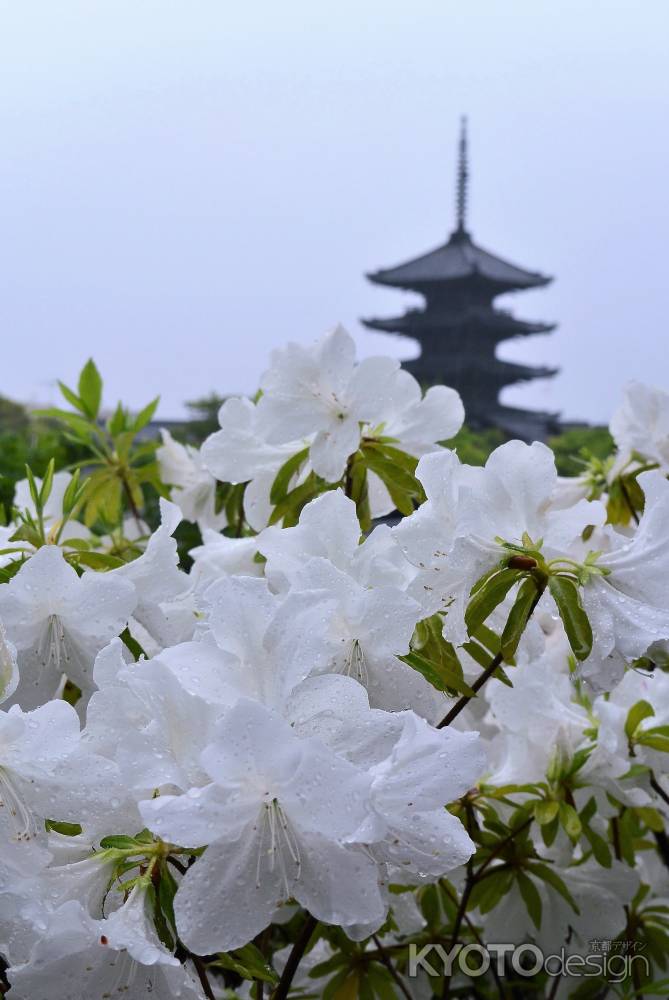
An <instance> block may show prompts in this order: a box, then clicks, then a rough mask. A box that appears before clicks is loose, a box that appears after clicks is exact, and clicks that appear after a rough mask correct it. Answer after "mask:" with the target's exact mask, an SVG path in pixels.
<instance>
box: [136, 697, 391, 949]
mask: <svg viewBox="0 0 669 1000" xmlns="http://www.w3.org/2000/svg"><path fill="white" fill-rule="evenodd" d="M202 764H203V766H204V767H205V769H206V770H207V772H208V774H209V776H210V779H211V782H210V784H208V785H205V786H204V787H203V788H196V789H193V790H191V791H189V792H187V793H186V795H182V796H161V797H160V798H157V799H153V800H151V801H147V802H144V803H142V805H141V809H142V815H143V817H144V820H145V822H146V824H147V826H149V828H150V829H152V830H154V831H155V832H156V833H158V834H159V835H160V836H161V837H163V838H167V839H170V840H172V841H173V842H178V843H182V844H192V845H197V846H202V845H208V846H207V850H206V851H205V853H204V855H203V856H202V857H201V858H200V859H199V860H198V861H196V863H195V864H194V865H193V867H192V868H191V870H190V871H189V872H188V874H187V875H186V876H185V878H184V880H183V882H182V884H181V886H180V887H179V891H178V892H177V896H176V899H175V912H176V914H177V925H178V927H179V932H180V934H181V936H182V937H183V939H184V941H185V942H186V943H187V944H188V945H189V946H190V947H191V948H193V950H195V951H196V952H197V953H199V954H207V953H208V952H210V951H212V950H214V949H216V948H221V947H222V948H224V949H229V948H237V947H239V946H240V945H242V944H245V943H246V942H247V941H249V940H250V939H251V938H253V937H254V936H255V935H256V934H258V933H259V932H260V931H261V930H262V929H263V928H264V927H265V926H266V925H267V924H268V923H269V921H270V919H271V916H272V913H273V912H274V910H275V909H276V908H277V907H278V906H279V905H281V904H282V903H285V902H287V901H288V900H289V899H291V898H294V899H297V900H298V902H300V903H301V904H302V905H303V906H305V907H306V908H307V909H308V910H309V912H311V913H313V914H314V915H315V916H317V917H319V919H322V920H325V921H327V922H329V923H335V924H336V923H352V922H354V921H357V920H375V919H377V918H378V919H379V921H380V920H381V919H382V914H383V905H382V902H381V897H380V895H379V892H378V887H377V880H376V866H375V865H374V864H373V862H372V861H371V860H370V859H369V858H367V857H366V856H365V855H364V854H363V853H361V852H360V851H355V850H352V849H350V848H347V846H346V844H347V842H348V841H349V840H350V839H351V838H352V837H353V835H354V834H355V831H356V829H357V828H358V827H359V826H360V825H361V824H362V823H363V821H364V819H365V816H366V814H367V809H368V807H367V799H368V794H369V779H368V778H367V777H366V776H365V775H364V774H363V773H361V772H359V771H358V770H357V769H356V768H354V767H353V766H352V765H351V764H349V763H347V762H346V761H344V760H342V759H338V758H336V757H333V755H332V754H331V753H330V752H329V751H328V750H327V748H326V747H325V746H324V745H322V744H319V742H318V741H317V740H300V739H298V738H297V737H296V736H295V735H294V734H293V732H292V730H291V728H290V726H289V725H288V724H287V723H285V722H284V721H283V720H282V719H280V718H278V717H276V716H273V715H272V714H271V713H270V712H268V711H267V709H265V708H263V707H262V706H261V705H259V704H257V703H255V702H251V701H248V700H245V701H240V702H239V703H238V704H237V705H236V707H235V708H234V710H233V711H231V712H230V713H229V715H228V716H227V717H226V718H225V720H224V721H223V722H222V723H221V726H220V729H219V731H218V733H217V738H216V740H215V741H214V742H212V743H211V744H210V745H209V747H207V748H206V750H205V751H203V754H202ZM211 885H216V886H217V892H218V893H221V895H222V896H223V897H224V898H225V900H226V905H225V907H222V908H221V907H219V905H218V903H217V901H216V897H215V896H213V895H211V894H210V893H209V892H208V891H207V888H206V887H208V886H211Z"/></svg>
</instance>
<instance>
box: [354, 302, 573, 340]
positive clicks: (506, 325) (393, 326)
mask: <svg viewBox="0 0 669 1000" xmlns="http://www.w3.org/2000/svg"><path fill="white" fill-rule="evenodd" d="M361 322H362V323H363V325H364V326H366V327H368V328H369V329H370V330H382V331H383V332H384V333H400V334H404V335H405V336H408V337H410V336H412V334H413V335H414V336H415V335H416V334H418V333H421V332H423V331H425V332H427V331H429V330H434V331H435V333H446V332H447V331H448V332H449V333H450V332H451V331H453V332H463V333H466V332H468V331H467V330H463V329H462V328H463V327H467V326H468V325H469V324H471V325H472V326H474V325H475V333H476V335H477V336H478V335H479V334H480V333H481V331H483V330H488V331H490V332H491V333H494V334H499V335H500V339H504V340H506V339H507V338H510V337H527V336H530V335H531V334H533V333H551V331H552V330H554V329H555V327H556V324H555V323H541V322H540V321H538V320H521V319H516V318H515V316H512V315H511V313H508V312H503V311H501V310H497V309H486V308H484V307H482V308H476V307H472V308H470V309H467V310H466V311H465V312H460V313H453V314H450V315H449V314H447V313H445V312H437V311H436V310H433V309H411V310H409V312H406V313H405V314H404V316H397V317H392V318H390V319H362V320H361Z"/></svg>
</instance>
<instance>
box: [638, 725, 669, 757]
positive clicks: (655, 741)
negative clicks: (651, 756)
mask: <svg viewBox="0 0 669 1000" xmlns="http://www.w3.org/2000/svg"><path fill="white" fill-rule="evenodd" d="M635 743H640V744H641V745H642V746H644V747H650V749H651V750H662V751H663V752H664V753H669V737H667V736H656V735H655V734H654V733H653V731H652V730H650V731H648V730H646V731H645V732H644V731H642V732H640V733H637V735H636V737H635Z"/></svg>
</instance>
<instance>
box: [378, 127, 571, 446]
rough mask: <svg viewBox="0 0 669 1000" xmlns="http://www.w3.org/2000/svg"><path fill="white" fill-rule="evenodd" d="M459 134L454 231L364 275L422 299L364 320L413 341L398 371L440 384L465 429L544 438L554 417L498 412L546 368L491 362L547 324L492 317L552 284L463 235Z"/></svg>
mask: <svg viewBox="0 0 669 1000" xmlns="http://www.w3.org/2000/svg"><path fill="white" fill-rule="evenodd" d="M467 180H468V167H467V133H466V119H464V118H463V120H462V131H461V135H460V143H459V163H458V177H457V194H456V200H457V226H456V228H455V230H454V231H453V233H452V234H451V236H450V239H449V240H448V242H447V243H445V244H443V245H442V246H439V247H437V249H436V250H432V251H431V252H430V253H427V254H424V255H423V256H422V257H416V258H414V259H413V260H410V261H407V263H406V264H399V265H398V266H397V267H392V268H388V269H387V270H382V271H376V272H374V273H373V274H368V275H367V277H368V278H369V280H370V281H372V282H374V283H375V284H378V285H389V286H391V287H393V288H402V289H408V290H411V291H414V292H418V293H420V294H421V295H422V296H423V297H424V299H425V307H424V308H423V309H411V310H409V311H408V312H406V313H405V314H404V315H403V316H400V317H398V318H396V319H364V320H363V321H362V322H363V323H364V324H365V326H367V327H369V328H370V329H372V330H381V331H383V332H384V333H398V334H402V335H403V336H406V337H411V338H413V339H414V340H417V341H418V342H419V343H420V346H421V353H420V356H419V357H417V358H415V359H414V360H411V361H408V362H405V363H404V367H405V368H407V369H408V370H409V371H410V372H412V374H413V375H415V376H416V378H417V379H418V380H419V381H420V382H421V383H422V384H424V385H430V384H432V383H435V382H444V383H446V384H447V385H451V386H453V387H454V388H455V389H457V390H458V392H459V393H460V394H461V396H462V399H463V402H464V404H465V410H466V414H467V423H468V424H469V425H470V426H471V427H476V428H480V427H491V426H493V427H500V428H501V429H502V430H504V431H506V432H507V433H509V434H511V435H512V436H516V437H522V438H525V439H528V440H529V439H534V438H545V437H546V436H547V435H548V434H549V433H552V432H553V431H554V430H556V429H557V415H556V414H551V413H544V412H537V411H530V410H522V409H518V408H515V407H509V406H504V405H503V404H502V403H500V402H499V398H498V397H499V394H500V391H501V390H502V388H503V387H504V386H507V385H513V384H515V383H518V382H526V381H530V380H531V379H535V378H547V377H549V376H552V375H554V374H555V373H556V371H557V369H554V368H532V367H529V366H527V365H522V364H516V363H515V362H510V361H501V360H500V359H499V358H497V356H496V347H497V344H499V343H500V342H501V341H504V340H509V339H510V338H512V337H524V336H528V335H529V334H534V333H549V332H550V331H551V330H553V329H555V326H554V324H549V323H539V322H525V321H523V320H519V319H516V318H515V317H514V316H512V315H511V313H509V312H507V311H504V310H501V309H497V308H495V306H494V300H495V299H496V298H497V296H499V295H503V294H505V293H507V292H513V291H522V290H523V289H526V288H539V287H541V286H543V285H547V284H548V283H549V282H550V281H551V280H552V279H551V278H549V277H546V276H545V275H542V274H539V273H538V272H536V271H526V270H525V269H524V268H521V267H517V266H516V265H515V264H510V263H509V262H508V261H506V260H502V258H500V257H497V256H495V255H494V254H491V253H489V252H488V251H487V250H483V249H482V248H481V247H480V246H478V245H477V244H476V243H474V241H473V240H472V238H471V235H470V234H469V232H468V230H467V228H466V208H467Z"/></svg>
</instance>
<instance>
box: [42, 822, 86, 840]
mask: <svg viewBox="0 0 669 1000" xmlns="http://www.w3.org/2000/svg"><path fill="white" fill-rule="evenodd" d="M44 825H45V826H46V828H47V830H53V831H54V832H55V833H61V834H62V835H63V836H64V837H78V836H79V834H80V833H81V827H80V825H79V824H78V823H57V822H56V821H55V820H53V819H47V820H45V821H44Z"/></svg>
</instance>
